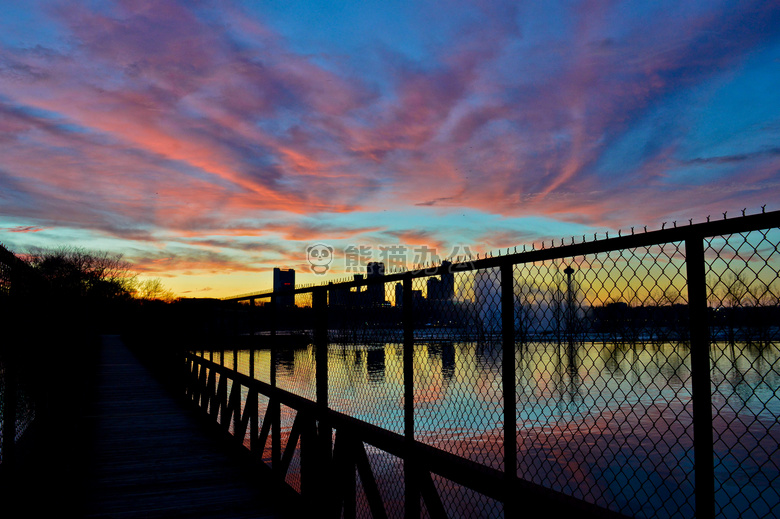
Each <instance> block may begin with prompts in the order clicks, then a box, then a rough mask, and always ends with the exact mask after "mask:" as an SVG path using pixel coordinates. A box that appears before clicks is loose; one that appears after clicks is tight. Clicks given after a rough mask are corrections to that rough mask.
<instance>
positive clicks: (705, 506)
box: [685, 235, 715, 519]
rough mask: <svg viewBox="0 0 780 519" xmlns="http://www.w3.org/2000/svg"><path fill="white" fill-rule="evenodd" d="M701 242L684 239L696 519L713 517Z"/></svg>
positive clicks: (713, 490)
mask: <svg viewBox="0 0 780 519" xmlns="http://www.w3.org/2000/svg"><path fill="white" fill-rule="evenodd" d="M703 242H704V240H703V237H702V236H698V235H694V236H691V237H689V238H687V239H686V240H685V263H686V270H687V276H688V312H689V319H690V327H691V399H692V403H693V456H694V471H695V483H694V484H695V496H696V517H697V519H701V518H711V517H714V516H715V469H714V458H713V440H712V433H713V431H712V391H711V388H710V384H711V381H710V377H711V368H710V338H709V327H708V323H707V280H706V272H705V263H704V243H703Z"/></svg>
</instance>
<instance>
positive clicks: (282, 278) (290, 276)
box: [274, 267, 295, 307]
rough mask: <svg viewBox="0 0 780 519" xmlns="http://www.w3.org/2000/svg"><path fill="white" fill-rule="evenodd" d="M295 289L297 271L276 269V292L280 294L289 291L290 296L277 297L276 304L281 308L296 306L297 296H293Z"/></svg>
mask: <svg viewBox="0 0 780 519" xmlns="http://www.w3.org/2000/svg"><path fill="white" fill-rule="evenodd" d="M294 288H295V270H293V269H286V270H282V269H280V268H276V267H275V268H274V292H275V293H277V294H278V293H280V292H287V291H289V294H283V295H280V296H276V297H277V299H276V303H277V304H278V305H279V306H281V307H290V306H295V294H293V292H292V291H293V289H294Z"/></svg>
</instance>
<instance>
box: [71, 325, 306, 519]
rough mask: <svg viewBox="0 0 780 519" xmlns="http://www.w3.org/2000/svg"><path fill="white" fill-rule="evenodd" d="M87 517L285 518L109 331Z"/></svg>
mask: <svg viewBox="0 0 780 519" xmlns="http://www.w3.org/2000/svg"><path fill="white" fill-rule="evenodd" d="M96 382H97V391H96V393H95V394H96V402H95V403H94V405H93V406H92V407H91V410H90V416H87V418H86V419H87V420H94V422H93V424H92V425H93V427H91V429H92V431H93V441H92V445H91V451H92V452H91V454H90V455H89V458H91V463H90V468H89V469H88V471H87V473H86V474H85V477H86V480H85V489H84V511H85V514H86V516H87V517H117V518H135V517H193V518H194V517H198V518H200V517H203V518H221V517H225V518H250V517H251V518H266V517H291V516H293V515H294V514H291V513H285V514H284V515H282V514H281V513H280V508H279V507H280V504H278V503H275V502H273V501H272V499H274V498H276V497H277V496H276V495H275V492H274V489H273V487H272V486H271V485H270V484H269V483H268V482H267V481H264V480H262V479H258V476H257V474H256V473H254V472H252V471H249V470H248V467H246V466H245V465H244V464H243V463H241V462H240V460H238V459H237V458H236V457H235V456H234V455H232V454H230V453H228V452H227V451H226V449H225V448H226V445H224V444H223V443H221V442H219V441H218V439H217V438H215V437H212V436H210V435H209V433H207V432H206V431H205V430H204V427H203V424H202V423H199V422H198V420H197V419H196V417H195V416H194V415H192V414H191V413H189V412H188V410H187V409H185V408H184V407H183V405H182V403H181V402H179V401H177V400H176V399H175V398H174V397H173V396H172V395H171V394H170V393H168V392H167V391H166V389H165V388H164V387H163V386H162V385H161V384H160V383H159V382H158V381H157V380H155V379H154V378H153V377H152V375H151V374H149V372H148V371H147V370H146V369H145V368H144V367H143V366H142V365H141V364H140V363H139V361H138V360H136V358H135V357H134V356H133V354H132V353H131V352H130V351H129V350H128V349H127V348H126V347H125V346H124V344H123V343H122V341H121V340H120V339H119V338H118V337H115V336H106V337H104V338H103V341H102V353H101V361H100V364H99V367H98V377H97V381H96Z"/></svg>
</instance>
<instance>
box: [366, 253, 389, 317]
mask: <svg viewBox="0 0 780 519" xmlns="http://www.w3.org/2000/svg"><path fill="white" fill-rule="evenodd" d="M384 276H385V264H384V263H382V262H381V261H370V262H369V263H368V265H367V266H366V279H367V280H368V281H372V280H378V282H376V283H373V284H370V285H368V304H369V305H372V306H384V304H385V284H384V283H382V282H381V278H383V277H384Z"/></svg>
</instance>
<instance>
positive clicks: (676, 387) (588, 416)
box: [206, 342, 780, 517]
mask: <svg viewBox="0 0 780 519" xmlns="http://www.w3.org/2000/svg"><path fill="white" fill-rule="evenodd" d="M212 355H213V358H214V360H215V361H218V362H224V364H225V365H226V366H231V367H232V366H233V365H234V359H233V352H230V351H227V352H224V354H222V356H223V358H221V354H220V353H213V354H211V353H208V352H207V353H206V356H207V358H210V357H211V356H212ZM249 355H250V353H249V352H248V351H239V352H238V358H237V364H238V368H239V371H241V372H242V373H245V374H249V373H248V369H249ZM254 355H255V373H254V376H255V377H256V378H258V379H259V380H262V381H265V382H270V352H269V351H268V350H258V351H255V352H254ZM712 358H713V360H714V369H713V378H712V388H713V406H712V409H713V435H714V439H715V463H716V501H717V505H718V512H719V515H720V516H721V517H765V516H769V517H773V516H777V515H778V514H780V497H779V496H778V492H779V491H780V450H779V449H778V444H780V425H778V424H777V417H778V416H780V354H779V352H778V349H777V348H776V347H775V346H774V345H770V346H765V347H763V348H756V347H749V346H747V345H743V344H737V345H733V346H729V345H727V344H715V345H713V348H712ZM516 361H517V374H516V382H517V384H516V388H517V392H516V399H517V404H518V412H517V438H518V446H519V452H518V476H520V477H522V478H524V479H527V480H530V481H534V482H536V483H539V484H542V485H544V486H546V487H549V488H553V489H555V490H559V491H561V492H565V493H567V494H570V495H573V496H576V497H579V498H582V499H585V500H587V501H590V502H594V503H597V504H599V505H601V506H605V507H608V508H610V509H613V510H617V511H620V512H622V513H625V514H628V515H635V516H637V517H693V516H694V506H695V499H694V497H693V485H694V473H693V447H692V445H693V430H692V425H691V423H692V418H691V414H692V407H691V392H690V386H691V384H690V382H691V378H690V369H689V366H690V356H689V351H688V349H687V347H685V346H681V345H673V344H645V345H622V344H610V343H602V342H592V343H584V344H582V345H580V346H578V347H576V348H574V349H571V350H569V349H568V348H567V347H566V346H558V345H551V344H529V345H526V346H524V347H522V348H521V347H518V350H517V352H516ZM414 367H415V381H414V395H415V397H414V398H415V435H416V438H417V439H418V440H420V441H423V442H425V443H429V444H431V445H436V446H437V447H439V448H441V449H443V450H446V451H449V452H452V453H456V454H459V455H461V456H464V457H467V458H470V459H472V460H475V461H478V462H480V463H484V464H486V465H489V466H491V467H495V468H497V469H503V461H502V459H503V450H502V446H501V438H502V434H503V433H502V429H503V408H502V401H503V392H502V390H501V386H502V379H501V351H500V348H497V347H495V348H494V347H490V346H484V345H478V344H476V343H446V344H419V345H417V346H416V348H415V352H414ZM328 372H329V396H328V398H329V402H330V405H331V407H332V408H333V409H336V410H338V411H341V412H344V413H347V414H349V415H351V416H355V417H357V418H360V419H362V420H365V421H367V422H369V423H372V424H375V425H378V426H381V427H384V428H386V429H389V430H392V431H395V432H398V433H402V430H403V352H402V346H401V345H400V344H384V345H372V346H354V345H351V346H338V345H331V346H330V347H329V351H328ZM315 373H316V370H315V360H314V349H313V347H308V348H302V349H296V350H288V351H285V352H282V353H281V354H280V355H279V358H278V361H277V380H278V385H279V387H281V388H283V389H286V390H288V391H291V392H293V393H296V394H298V395H301V396H304V397H307V398H310V399H312V400H313V399H314V398H315V396H314V395H315ZM264 405H265V402H262V403H261V412H264V410H263V409H262V407H263V406H264ZM293 418H294V413H293V412H292V411H291V410H285V412H284V416H283V420H284V422H285V425H286V427H285V429H286V430H289V427H291V426H292V420H293ZM370 456H371V459H372V463H373V464H374V467H375V471H376V472H377V478H378V479H380V480H381V481H383V482H384V484H385V485H386V486H387V487H388V488H389V487H393V486H395V487H397V485H398V484H397V475H398V473H399V471H400V464H399V462H398V460H394V459H392V458H391V457H389V456H388V455H384V454H383V453H381V452H379V451H374V450H371V449H370ZM291 477H292V479H293V480H294V478H295V477H294V475H292V476H291ZM438 484H439V485H440V486H439V488H440V492H441V493H442V499H443V501H445V503H447V504H446V506H448V507H453V508H452V509H451V510H450V511H451V512H456V511H457V512H459V513H458V514H454V515H461V516H463V517H474V516H479V515H483V516H491V515H496V514H500V506H499V507H496V508H492V509H489V510H488V511H486V512H484V511H483V512H480V507H482V506H492V505H495V503H490V502H489V500H486V499H481V500H480V499H479V498H478V496H476V497H475V496H471V497H470V498H469V499H462V495H461V493H459V490H458V489H455V488H453V486H452V485H451V484H447V482H446V481H439V482H438ZM386 492H387V495H388V496H392V495H396V494H397V492H398V489H397V488H396V489H395V490H387V491H386ZM388 501H393V499H392V497H388ZM397 501H398V503H400V499H399V500H397ZM466 502H468V503H466ZM398 503H396V504H398ZM398 506H400V505H398ZM398 506H396V505H394V504H392V503H391V504H390V509H391V515H393V514H394V513H395V512H398V510H400V508H398ZM469 507H476V508H475V509H470V508H469ZM393 510H394V511H395V512H393Z"/></svg>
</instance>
